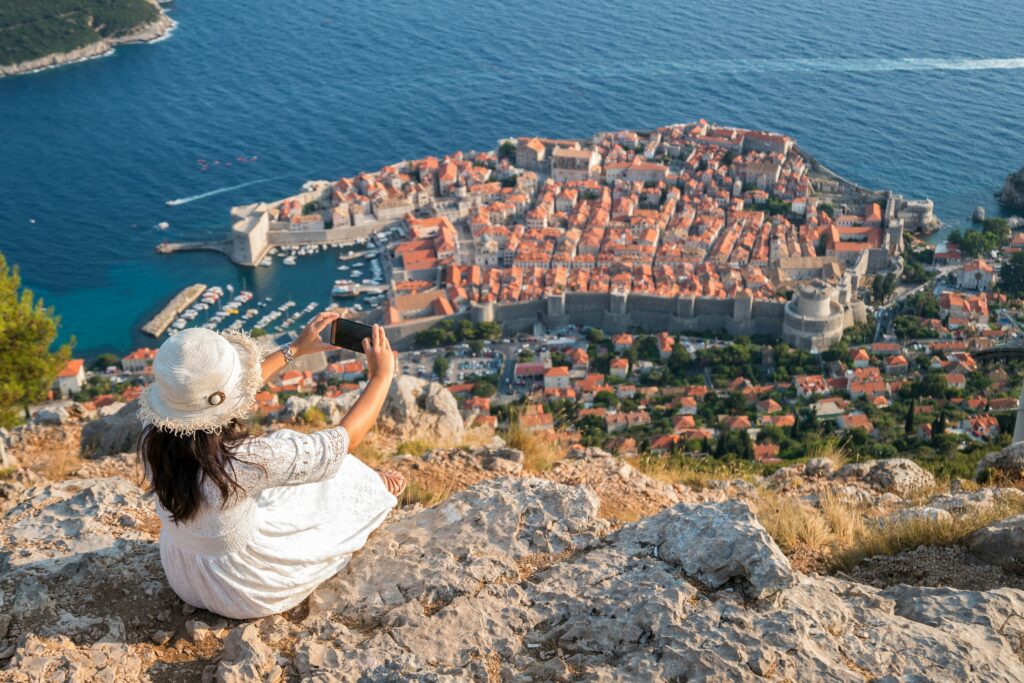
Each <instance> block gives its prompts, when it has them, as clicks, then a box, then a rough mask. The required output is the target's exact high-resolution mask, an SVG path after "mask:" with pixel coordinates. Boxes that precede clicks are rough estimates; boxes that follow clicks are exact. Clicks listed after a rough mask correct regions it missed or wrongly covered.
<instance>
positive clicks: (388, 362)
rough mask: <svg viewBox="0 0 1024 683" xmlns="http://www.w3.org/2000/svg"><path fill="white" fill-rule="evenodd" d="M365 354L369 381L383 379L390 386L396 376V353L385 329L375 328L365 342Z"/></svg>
mask: <svg viewBox="0 0 1024 683" xmlns="http://www.w3.org/2000/svg"><path fill="white" fill-rule="evenodd" d="M363 353H365V354H366V376H367V379H371V380H372V379H381V380H384V381H385V382H387V383H389V384H390V383H391V378H392V377H394V376H395V352H394V351H392V350H391V342H389V341H388V337H387V335H386V334H384V328H383V327H381V326H380V325H374V326H373V332H371V333H370V336H369V337H367V338H366V339H364V340H363Z"/></svg>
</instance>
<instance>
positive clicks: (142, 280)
mask: <svg viewBox="0 0 1024 683" xmlns="http://www.w3.org/2000/svg"><path fill="white" fill-rule="evenodd" d="M763 4H764V7H752V6H751V5H752V3H748V2H738V1H729V2H709V3H703V4H694V3H682V2H665V1H663V0H653V1H651V2H646V3H643V4H642V5H638V4H635V3H621V2H620V3H600V2H578V1H576V0H566V1H563V2H559V3H509V2H500V3H499V2H476V3H461V2H454V1H453V0H432V1H431V0H421V1H418V2H405V1H403V2H389V3H374V2H346V3H338V2H328V1H327V0H292V1H291V2H287V3H267V2H262V1H259V0H237V1H236V2H233V3H230V4H229V3H216V2H198V1H197V0H179V2H176V3H175V4H174V5H173V9H172V16H173V17H174V18H175V19H176V20H177V21H178V22H179V27H178V29H177V31H176V32H175V33H174V34H173V36H171V38H170V39H168V40H165V41H162V42H160V43H157V44H154V45H145V46H129V47H124V48H120V49H118V50H117V52H116V54H115V55H114V56H112V57H107V58H104V59H99V60H93V61H90V62H86V63H82V64H77V65H73V66H69V67H66V68H62V69H56V70H51V71H46V72H42V73H38V74H33V75H29V76H24V77H18V78H8V79H3V80H0V250H2V251H3V252H4V253H5V254H6V255H7V257H8V259H9V260H11V261H13V262H15V263H18V264H19V265H20V266H21V269H22V274H23V276H24V279H25V282H26V284H27V285H29V286H30V287H32V288H34V289H35V290H36V291H38V292H39V293H40V294H41V295H42V296H43V297H44V298H45V300H46V301H47V302H48V303H50V304H53V305H54V306H55V307H56V308H57V311H58V312H59V313H60V314H61V316H62V318H63V323H62V333H63V334H64V335H65V336H67V335H69V334H74V335H75V336H76V337H77V339H78V350H79V352H80V353H85V354H94V353H97V352H99V351H104V350H115V351H125V350H128V349H130V348H132V347H134V346H135V345H138V344H140V343H143V342H145V341H146V338H145V337H144V336H143V335H141V333H139V332H138V327H139V325H140V324H142V323H143V322H145V320H147V319H148V317H149V316H150V315H151V314H152V313H153V312H155V311H156V310H158V309H159V308H160V307H161V306H162V305H163V304H164V303H165V302H166V300H167V299H168V298H169V297H170V296H171V295H173V294H174V293H175V292H177V290H178V289H179V288H181V287H182V286H184V285H187V284H191V283H193V282H205V283H207V284H221V285H224V284H228V283H231V284H234V285H236V286H242V285H247V286H249V287H250V288H253V289H255V291H256V294H257V296H260V297H263V296H272V297H274V299H275V300H278V301H283V300H285V299H294V300H296V301H297V302H298V303H299V306H300V307H301V306H303V305H305V304H306V303H307V302H309V301H313V300H320V301H324V302H326V301H327V299H328V293H329V289H330V284H331V282H332V281H333V280H334V278H335V277H337V272H336V271H335V269H334V266H335V265H336V264H337V261H336V260H335V255H336V254H335V252H328V253H327V254H326V255H318V256H314V257H308V258H306V259H300V260H299V265H298V266H295V267H293V268H288V267H285V266H280V265H275V266H274V267H273V268H271V269H257V270H248V269H240V268H236V267H234V266H232V265H230V264H229V263H228V262H227V261H226V260H225V259H224V258H223V257H221V256H219V255H216V254H203V253H190V254H175V255H171V256H160V255H158V254H156V253H155V252H154V251H153V247H154V246H155V245H156V244H157V243H158V242H160V241H162V240H163V239H165V238H166V239H200V238H206V237H214V236H218V237H219V236H222V235H223V234H224V233H225V231H226V229H227V227H228V208H229V207H230V206H231V205H233V204H239V203H244V202H251V201H256V200H260V199H270V198H276V197H278V196H282V195H285V194H291V193H292V192H294V191H296V190H297V189H298V187H299V185H300V184H301V183H302V182H303V181H304V180H306V179H309V178H335V177H340V176H342V175H346V174H351V173H354V172H357V171H359V170H363V169H375V168H377V167H379V166H380V165H382V164H384V163H389V162H392V161H396V160H399V159H407V158H415V157H419V156H423V155H425V154H443V153H445V152H449V151H453V150H455V149H464V150H468V149H485V148H492V147H493V146H494V144H495V141H496V140H497V139H498V138H499V137H502V136H506V135H524V134H537V135H546V136H588V135H590V134H591V133H593V132H595V131H598V130H607V129H617V128H645V127H653V126H657V125H661V124H666V123H672V122H681V121H690V120H695V119H697V118H700V117H704V118H707V119H709V120H713V121H717V122H719V123H723V124H732V125H738V126H746V127H757V128H767V129H771V130H777V131H782V132H785V133H789V134H792V135H794V136H796V138H797V139H798V140H799V142H800V144H801V146H802V147H803V148H805V149H807V150H808V151H810V152H811V153H813V154H815V155H816V156H818V157H819V158H820V159H821V160H822V161H824V162H825V163H827V164H828V165H829V166H831V167H832V168H833V169H834V170H836V171H837V172H839V173H841V174H842V175H844V176H846V177H848V178H850V179H851V180H855V181H857V182H859V183H862V184H864V185H867V186H871V187H891V188H893V189H895V190H897V191H899V192H901V193H904V194H905V195H908V196H915V197H916V196H928V197H931V198H932V199H934V200H935V202H936V208H937V212H938V214H939V216H940V217H941V218H942V219H943V220H944V221H946V222H947V223H948V224H950V225H954V226H955V225H960V224H963V223H965V222H966V218H967V216H969V215H970V212H971V210H972V209H973V207H974V206H975V205H978V204H981V205H983V206H986V207H987V208H988V209H989V211H990V212H994V211H997V207H996V206H995V203H994V200H993V198H992V192H993V191H994V190H996V189H997V188H998V187H999V186H1000V185H1001V184H1002V180H1003V177H1004V176H1005V174H1006V173H1007V172H1008V171H1010V170H1012V169H1015V168H1017V167H1019V166H1021V165H1022V164H1024V131H1022V126H1021V112H1022V111H1024V47H1021V44H1020V40H1019V38H1020V36H1021V35H1022V34H1024V32H1022V29H1024V16H1022V15H1021V13H1020V12H1017V11H1008V10H1009V8H1008V7H1007V5H1006V4H1005V3H998V2H990V1H987V0H984V1H983V0H968V1H966V2H962V3H948V2H936V1H932V0H927V1H923V2H916V3H906V2H899V3H895V2H892V3H890V2H880V1H878V0H848V1H847V2H844V3H841V4H840V3H821V2H813V1H809V0H798V1H794V2H789V3H763ZM829 5H833V6H829ZM240 156H242V157H246V158H251V157H252V156H257V157H258V159H256V160H255V161H251V162H247V163H240V162H238V160H237V158H238V157H240ZM198 159H204V160H206V161H207V162H208V170H207V171H206V172H202V171H201V170H200V168H201V166H200V164H199V163H198V162H197V160H198ZM213 160H219V161H221V162H222V163H221V164H219V165H213V164H212V161H213ZM228 161H231V162H232V163H231V166H228V165H227V162H228ZM253 181H264V182H259V183H255V184H249V185H246V186H244V187H238V188H237V189H234V190H231V191H227V192H223V193H219V194H215V195H212V196H208V197H205V198H202V199H197V200H195V201H192V202H190V203H187V204H183V205H180V206H173V207H169V206H166V205H165V202H166V201H167V200H169V199H177V198H186V197H193V196H197V195H202V194H205V193H209V192H213V191H216V190H218V189H221V188H228V187H235V186H239V185H243V184H246V183H251V182H253ZM32 220H34V221H35V222H34V223H32V222H30V221H32ZM161 221H168V222H169V223H170V224H171V227H170V229H169V230H167V231H166V232H161V231H159V230H157V229H156V228H155V227H154V226H155V225H156V224H157V223H159V222H161Z"/></svg>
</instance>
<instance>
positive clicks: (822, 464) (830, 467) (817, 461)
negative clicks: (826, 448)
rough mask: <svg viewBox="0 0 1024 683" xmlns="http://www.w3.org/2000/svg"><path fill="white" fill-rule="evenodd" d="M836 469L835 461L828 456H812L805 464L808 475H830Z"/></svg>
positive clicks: (805, 472)
mask: <svg viewBox="0 0 1024 683" xmlns="http://www.w3.org/2000/svg"><path fill="white" fill-rule="evenodd" d="M834 471H835V463H833V462H832V461H831V460H829V459H828V458H811V459H810V460H808V461H807V462H806V463H805V464H804V474H805V475H806V476H808V477H828V476H830V475H831V474H832V473H833V472H834Z"/></svg>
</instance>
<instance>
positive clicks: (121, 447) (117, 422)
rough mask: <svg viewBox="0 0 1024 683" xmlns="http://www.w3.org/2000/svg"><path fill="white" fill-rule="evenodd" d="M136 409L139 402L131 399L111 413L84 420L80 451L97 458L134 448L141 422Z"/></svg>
mask: <svg viewBox="0 0 1024 683" xmlns="http://www.w3.org/2000/svg"><path fill="white" fill-rule="evenodd" d="M138 410H139V402H138V401H132V402H131V403H128V404H125V405H124V407H122V408H121V409H120V410H118V411H117V412H116V413H114V414H113V415H108V416H106V417H100V418H97V419H95V420H92V421H90V422H86V423H85V424H84V425H83V426H82V439H81V445H82V453H83V454H84V455H85V456H86V457H90V458H99V457H102V456H105V455H112V454H114V453H124V452H126V451H133V450H135V448H136V445H137V444H138V441H139V436H140V435H141V434H142V422H141V421H140V420H139V418H138V415H136V412H138Z"/></svg>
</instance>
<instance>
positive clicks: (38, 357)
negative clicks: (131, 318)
mask: <svg viewBox="0 0 1024 683" xmlns="http://www.w3.org/2000/svg"><path fill="white" fill-rule="evenodd" d="M59 322H60V319H59V318H58V317H56V316H55V315H54V314H53V309H52V308H47V307H45V306H44V305H43V302H42V301H40V300H36V299H35V297H34V296H33V294H32V292H31V291H30V290H28V289H24V288H23V287H22V286H21V276H20V275H19V274H18V268H17V266H14V267H12V268H8V266H7V260H6V259H5V258H4V255H3V254H2V253H0V426H7V427H12V426H14V425H15V424H17V422H18V412H19V410H18V409H19V408H21V409H22V410H23V411H24V414H25V417H28V416H29V412H28V407H29V406H30V405H31V404H33V403H37V402H39V401H42V400H43V399H45V398H46V392H47V390H48V389H49V388H50V385H52V384H53V380H54V378H56V376H57V373H58V372H60V370H61V368H63V367H64V364H65V363H67V361H68V359H69V358H70V357H71V346H72V344H74V340H73V339H72V341H71V344H65V345H63V346H61V347H60V348H58V349H57V350H56V351H50V348H51V347H52V346H53V343H54V341H56V339H57V326H58V324H59Z"/></svg>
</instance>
